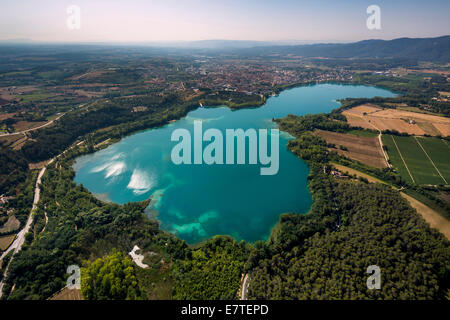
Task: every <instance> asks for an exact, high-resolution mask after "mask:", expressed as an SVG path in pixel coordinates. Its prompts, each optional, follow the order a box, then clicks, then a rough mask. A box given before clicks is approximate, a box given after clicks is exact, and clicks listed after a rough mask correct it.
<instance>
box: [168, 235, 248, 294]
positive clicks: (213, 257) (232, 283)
mask: <svg viewBox="0 0 450 320" xmlns="http://www.w3.org/2000/svg"><path fill="white" fill-rule="evenodd" d="M248 250H249V248H247V246H246V244H245V242H241V243H237V242H236V240H234V239H233V238H230V237H224V236H216V237H213V238H212V239H210V240H208V241H206V242H205V243H202V244H201V245H200V246H199V247H198V248H193V249H191V250H190V251H189V256H188V259H184V260H178V261H177V263H176V265H175V268H174V277H175V281H176V282H175V288H174V298H175V299H188V300H191V299H235V298H236V293H237V291H238V288H239V279H240V277H241V273H242V271H243V269H244V263H245V262H246V260H247V256H248Z"/></svg>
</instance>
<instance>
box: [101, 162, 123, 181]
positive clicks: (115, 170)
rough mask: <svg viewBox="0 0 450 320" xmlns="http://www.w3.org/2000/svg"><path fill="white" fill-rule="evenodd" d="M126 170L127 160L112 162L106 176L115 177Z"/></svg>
mask: <svg viewBox="0 0 450 320" xmlns="http://www.w3.org/2000/svg"><path fill="white" fill-rule="evenodd" d="M124 171H125V162H115V163H112V164H111V165H110V166H109V167H108V169H106V175H105V178H109V177H115V176H118V175H119V174H121V173H122V172H124Z"/></svg>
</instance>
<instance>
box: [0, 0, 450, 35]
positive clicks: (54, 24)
mask: <svg viewBox="0 0 450 320" xmlns="http://www.w3.org/2000/svg"><path fill="white" fill-rule="evenodd" d="M371 4H376V5H378V6H380V8H381V30H368V29H367V27H366V19H367V16H368V15H367V14H366V8H367V7H368V6H369V5H371ZM69 5H78V6H79V7H80V9H81V29H80V30H72V31H71V30H69V29H68V28H67V26H66V20H67V18H68V14H67V13H66V9H67V7H68V6H69ZM449 12H450V1H448V0H428V1H416V0H409V1H405V0H397V1H395V0H390V1H378V0H370V1H363V0H346V1H344V0H341V1H339V0H336V1H330V0H315V1H314V0H308V1H302V0H258V1H257V0H248V1H245V0H228V1H227V0H222V1H215V0H147V1H145V0H126V1H119V0H97V1H96V0H69V1H66V0H57V1H56V0H52V1H50V0H0V39H3V40H4V39H18V38H22V39H23V38H26V39H33V40H38V41H68V42H72V41H120V42H126V41H132V42H136V41H138V42H139V41H174V40H205V39H234V40H307V41H353V40H361V39H369V38H380V39H392V38H398V37H429V36H440V35H446V34H450V19H449V17H448V14H449Z"/></svg>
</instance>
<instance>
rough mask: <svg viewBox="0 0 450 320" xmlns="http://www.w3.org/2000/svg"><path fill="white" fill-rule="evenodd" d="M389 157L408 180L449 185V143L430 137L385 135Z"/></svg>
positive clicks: (384, 139) (421, 183)
mask: <svg viewBox="0 0 450 320" xmlns="http://www.w3.org/2000/svg"><path fill="white" fill-rule="evenodd" d="M382 139H383V144H384V145H385V146H386V147H387V152H388V155H389V160H390V161H391V163H392V165H393V166H394V167H395V168H396V169H397V171H398V172H399V174H400V175H401V176H402V177H403V178H404V179H405V180H406V181H407V182H409V183H416V184H419V185H423V184H431V185H438V184H448V181H450V165H449V163H448V159H450V148H449V147H448V145H447V144H446V143H447V142H446V141H444V140H441V139H438V138H431V137H412V136H408V137H402V136H393V135H383V137H382Z"/></svg>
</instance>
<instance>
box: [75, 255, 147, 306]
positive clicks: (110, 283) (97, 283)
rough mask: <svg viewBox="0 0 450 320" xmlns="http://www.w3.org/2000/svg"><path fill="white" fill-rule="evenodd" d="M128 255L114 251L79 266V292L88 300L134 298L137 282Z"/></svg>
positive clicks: (137, 297)
mask: <svg viewBox="0 0 450 320" xmlns="http://www.w3.org/2000/svg"><path fill="white" fill-rule="evenodd" d="M134 268H135V266H134V263H133V261H132V260H131V259H130V257H128V256H126V255H124V254H123V253H121V252H117V251H114V252H113V253H111V254H110V255H107V256H105V257H103V258H98V259H97V260H95V261H92V262H89V263H88V264H87V266H86V267H85V268H81V292H82V294H83V297H84V298H85V299H88V300H136V299H139V298H140V291H139V286H138V282H137V279H136V275H135V271H134Z"/></svg>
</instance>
